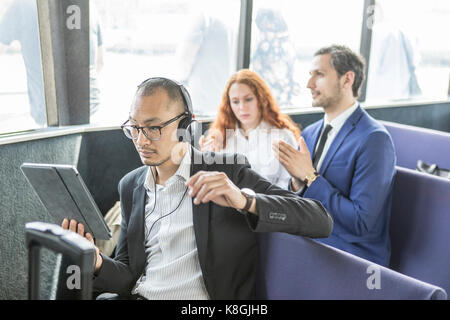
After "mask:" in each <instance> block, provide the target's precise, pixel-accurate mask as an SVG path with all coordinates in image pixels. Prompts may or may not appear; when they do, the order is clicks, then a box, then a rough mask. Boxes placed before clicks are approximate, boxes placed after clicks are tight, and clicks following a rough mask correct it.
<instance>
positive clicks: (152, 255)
mask: <svg viewBox="0 0 450 320" xmlns="http://www.w3.org/2000/svg"><path fill="white" fill-rule="evenodd" d="M190 153H191V150H190V148H188V152H186V154H185V155H184V157H183V159H182V161H181V164H180V166H179V168H178V170H177V172H176V173H175V174H174V175H173V176H172V177H171V178H170V179H168V180H167V182H166V185H165V186H162V185H156V203H155V189H154V187H155V184H154V179H153V175H152V172H151V168H150V167H149V170H148V173H147V178H146V181H145V183H144V186H145V189H146V192H147V200H146V205H145V253H146V256H147V262H146V266H145V272H144V274H143V275H142V276H141V277H140V278H139V280H138V281H137V283H136V286H135V287H134V289H133V291H132V293H133V294H139V295H141V296H143V297H145V298H147V299H152V300H163V299H164V300H206V299H209V296H208V292H207V291H206V288H205V284H204V280H203V275H202V271H201V269H200V263H199V260H198V253H197V244H196V241H195V234H194V225H193V218H192V214H193V210H192V199H191V198H190V197H189V195H188V193H187V192H186V186H185V182H186V181H187V179H189V176H190V159H191V157H190ZM177 207H178V208H177ZM174 210H175V211H174ZM172 211H173V213H171V212H172ZM166 215H167V216H166Z"/></svg>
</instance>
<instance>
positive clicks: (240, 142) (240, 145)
mask: <svg viewBox="0 0 450 320" xmlns="http://www.w3.org/2000/svg"><path fill="white" fill-rule="evenodd" d="M236 127H238V126H236ZM227 137H228V138H227V145H226V147H225V148H224V149H223V150H221V151H222V152H226V153H241V154H243V155H245V156H246V157H247V159H248V161H249V162H250V164H251V166H252V169H253V170H255V171H256V172H257V173H259V174H260V175H261V176H263V177H264V178H266V179H267V180H269V181H270V182H271V183H272V184H276V185H278V186H279V187H282V188H284V189H287V188H288V186H289V183H290V179H291V175H290V174H289V173H288V172H287V170H286V169H285V168H284V167H283V166H282V165H281V163H280V162H279V161H278V160H277V158H276V157H275V153H274V151H273V150H272V141H277V140H283V141H285V142H287V143H289V144H290V145H291V146H293V147H294V148H296V149H297V147H298V145H297V141H296V139H295V136H294V133H293V132H292V131H291V130H289V129H278V128H276V127H273V126H271V125H269V124H268V123H266V122H265V121H261V123H260V124H259V125H258V126H257V127H256V128H255V129H253V130H252V131H250V133H249V135H248V139H247V138H246V137H245V135H244V134H243V133H242V130H240V129H236V130H234V132H229V131H228V130H227Z"/></svg>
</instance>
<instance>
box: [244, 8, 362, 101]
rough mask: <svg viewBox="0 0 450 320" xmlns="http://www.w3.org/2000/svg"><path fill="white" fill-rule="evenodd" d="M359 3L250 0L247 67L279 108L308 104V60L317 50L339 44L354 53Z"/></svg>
mask: <svg viewBox="0 0 450 320" xmlns="http://www.w3.org/2000/svg"><path fill="white" fill-rule="evenodd" d="M363 3H364V1H359V0H347V1H345V3H344V2H342V1H333V0H319V1H307V2H305V1H297V0H280V1H269V0H255V1H254V2H253V26H252V40H251V41H252V56H251V63H250V69H252V70H253V71H255V72H257V73H258V74H260V75H261V76H262V77H263V79H264V80H265V81H267V83H268V84H269V86H270V87H271V89H272V91H273V93H274V95H275V97H276V99H277V101H278V103H279V104H280V107H281V108H282V109H288V108H302V107H311V94H310V91H309V90H308V89H307V88H306V85H307V81H308V79H309V70H310V66H311V60H312V58H313V55H314V53H315V52H316V51H317V50H318V49H320V48H321V47H325V46H329V45H331V44H344V45H347V46H348V47H350V48H351V49H352V50H354V51H356V52H359V47H360V38H361V24H362V17H363V14H362V13H363ZM347 17H352V18H351V19H348V18H347Z"/></svg>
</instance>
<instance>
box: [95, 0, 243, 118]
mask: <svg viewBox="0 0 450 320" xmlns="http://www.w3.org/2000/svg"><path fill="white" fill-rule="evenodd" d="M91 3H94V4H95V7H96V11H97V13H98V19H99V23H100V25H101V34H102V38H103V39H102V44H103V50H104V67H103V69H102V70H101V72H100V73H99V74H98V78H97V81H98V88H99V90H100V95H99V97H100V99H99V101H100V105H99V108H98V112H97V113H95V114H94V115H93V116H91V122H93V123H105V122H106V123H110V124H112V123H113V124H120V123H122V122H123V120H124V119H126V118H127V117H128V112H129V107H130V103H131V99H132V97H133V94H134V92H135V89H136V86H137V84H139V83H140V82H142V80H143V79H147V78H149V77H154V76H165V77H170V78H173V79H174V80H177V81H179V82H182V83H183V84H185V85H186V87H187V88H188V90H189V91H190V93H191V97H192V101H193V107H194V113H196V115H197V116H214V115H215V113H216V111H217V109H218V106H219V104H220V97H221V94H222V90H223V88H224V87H225V83H226V80H227V79H228V77H229V76H230V75H231V73H232V72H233V71H234V70H235V69H236V44H237V41H236V39H237V30H238V26H239V16H240V13H239V10H240V1H239V0H233V1H208V0H195V1H192V0H173V1H165V0H164V1H163V0H155V1H148V0H130V1H119V0H95V1H91Z"/></svg>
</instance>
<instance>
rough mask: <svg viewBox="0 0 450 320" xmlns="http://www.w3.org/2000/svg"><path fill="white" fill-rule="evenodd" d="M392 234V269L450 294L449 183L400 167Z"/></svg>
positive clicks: (395, 185) (396, 185) (393, 201)
mask: <svg viewBox="0 0 450 320" xmlns="http://www.w3.org/2000/svg"><path fill="white" fill-rule="evenodd" d="M390 233H391V247H392V250H391V263H390V267H391V268H392V269H394V270H396V271H398V272H400V273H403V274H406V275H409V276H411V277H414V278H417V279H420V280H422V281H425V282H428V283H432V284H434V285H437V286H440V287H442V288H444V289H445V290H446V291H447V292H449V291H450V180H447V179H444V178H440V177H436V176H432V175H428V174H425V173H421V172H417V171H414V170H411V169H406V168H401V167H397V174H396V178H395V182H394V188H393V196H392V210H391V223H390Z"/></svg>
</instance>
